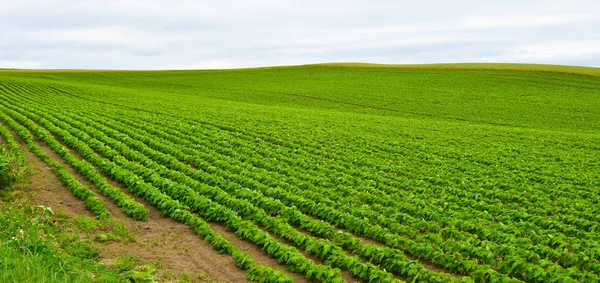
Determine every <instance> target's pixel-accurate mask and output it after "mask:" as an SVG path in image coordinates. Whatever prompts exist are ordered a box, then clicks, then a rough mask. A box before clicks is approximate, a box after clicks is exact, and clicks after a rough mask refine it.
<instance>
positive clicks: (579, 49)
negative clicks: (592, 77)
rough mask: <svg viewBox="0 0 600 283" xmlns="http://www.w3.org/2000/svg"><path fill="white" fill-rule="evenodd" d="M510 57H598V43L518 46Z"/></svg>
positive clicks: (538, 59) (599, 44) (527, 58)
mask: <svg viewBox="0 0 600 283" xmlns="http://www.w3.org/2000/svg"><path fill="white" fill-rule="evenodd" d="M510 53H511V56H513V57H514V58H517V59H521V60H535V61H540V60H551V59H553V58H564V59H569V58H581V57H583V58H588V57H593V56H598V57H600V41H598V42H591V43H586V42H579V43H549V44H532V45H525V46H519V47H516V48H514V49H512V50H511V52H510Z"/></svg>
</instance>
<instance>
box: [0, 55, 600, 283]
mask: <svg viewBox="0 0 600 283" xmlns="http://www.w3.org/2000/svg"><path fill="white" fill-rule="evenodd" d="M598 109H600V69H598V68H587V67H570V66H553V65H519V64H438V65H376V64H359V63H333V64H317V65H305V66H288V67H269V68H254V69H232V70H210V71H209V70H203V71H89V70H82V71H74V70H64V71H62V70H38V71H34V70H0V127H4V128H6V129H9V130H10V132H9V133H10V135H9V134H5V135H4V137H3V139H0V143H7V142H6V141H8V140H11V139H15V141H17V142H19V143H20V145H21V146H22V147H23V149H25V150H26V154H27V156H28V160H29V163H30V166H32V167H34V166H33V165H31V164H38V165H37V166H38V167H40V168H42V167H43V168H51V169H52V170H51V171H52V172H50V170H46V171H47V172H46V177H47V178H50V177H52V178H55V179H56V177H55V176H50V175H51V173H53V174H54V175H56V176H58V178H59V180H60V181H61V183H62V185H60V189H58V190H59V191H57V192H58V194H70V197H71V198H72V199H73V200H74V202H73V203H71V205H75V206H77V205H78V206H79V207H81V210H83V207H84V204H85V207H86V208H87V212H85V213H86V214H87V215H86V217H89V218H92V217H96V218H100V219H104V218H116V219H125V220H124V221H126V222H127V223H129V224H127V225H129V227H130V229H133V230H135V227H138V226H139V225H138V223H144V222H142V221H145V223H148V225H150V226H152V225H155V226H156V223H157V221H165V219H163V218H161V217H160V216H159V212H160V213H161V214H164V215H167V216H169V217H170V218H172V219H173V220H175V221H177V222H179V223H176V222H175V221H171V222H168V224H161V225H168V226H169V225H170V226H169V227H172V229H184V228H185V227H184V225H185V226H188V227H189V228H185V229H187V230H185V229H184V230H181V231H186V232H181V233H187V234H185V235H187V236H186V237H187V238H186V239H190V237H191V236H190V235H191V234H192V232H191V231H192V230H193V231H194V232H195V234H197V237H196V238H195V239H194V240H189V241H194V244H190V245H189V246H190V248H191V249H194V248H198V249H202V251H201V252H200V253H201V254H203V257H205V258H206V259H208V258H210V259H216V258H219V261H220V262H219V263H216V265H222V266H227V268H232V267H233V266H236V267H238V268H239V269H241V270H244V271H245V276H246V278H247V279H248V280H253V281H259V280H265V282H292V281H296V282H301V281H305V280H307V281H314V282H345V281H348V282H353V281H361V282H399V281H408V282H411V281H413V280H414V281H423V282H472V281H475V282H490V281H495V280H497V281H496V282H520V281H526V282H552V281H556V282H596V281H599V280H600V257H598V255H599V254H600V236H599V234H598V229H599V227H598V226H599V221H600V209H599V208H598V207H600V206H599V202H600V193H599V189H600V170H598V168H599V167H600V154H599V152H600V111H598ZM4 132H6V131H4ZM34 154H35V155H36V156H37V157H34ZM39 158H41V160H42V161H43V162H45V165H42V164H41V162H40V161H39ZM44 166H47V167H44ZM34 171H35V170H34ZM40 174H41V173H39V172H38V173H34V174H33V175H32V177H31V178H33V180H34V183H35V180H36V178H37V179H40V178H42V176H41V175H40ZM46 177H44V178H46ZM57 182H58V180H57ZM40 186H43V183H42V184H40ZM33 194H34V195H35V194H36V192H35V190H34V192H33ZM40 195H42V197H37V198H36V197H33V199H34V201H35V202H40V204H43V205H45V206H51V207H53V208H55V207H56V206H58V207H56V209H69V208H68V207H66V206H64V203H60V202H58V201H55V200H53V197H51V196H49V195H46V196H45V197H44V193H40ZM73 195H75V196H77V198H79V199H80V200H75V197H74V196H73ZM77 202H79V204H76V203H77ZM61 206H62V207H61ZM77 211H78V210H76V209H75V210H72V212H71V214H72V216H73V217H74V216H75V215H76V214H77V213H78V212H77ZM67 214H69V213H67ZM136 220H139V221H136ZM161 223H162V222H161ZM164 223H166V222H164ZM144 225H145V224H144ZM155 226H152V227H155ZM159 226H160V225H159ZM132 227H133V228H132ZM134 234H135V233H134ZM141 234H143V233H140V237H141ZM157 235H158V232H157ZM169 235H170V234H169ZM167 238H168V237H167ZM202 239H204V241H203V240H202ZM148 241H151V240H150V239H148ZM158 246H164V247H163V248H164V249H165V250H167V249H168V247H169V246H172V244H170V243H168V241H165V242H164V244H158ZM210 246H212V248H213V250H210V248H209V247H210ZM201 247H202V248H201ZM104 248H106V247H104ZM159 248H160V247H157V249H159ZM100 249H103V247H102V246H100ZM162 251H163V250H157V252H162ZM219 253H221V254H224V255H229V256H228V257H227V259H224V257H220V255H219ZM355 255H356V256H358V257H354V256H355ZM147 256H148V258H146V259H147V260H148V259H151V258H152V257H151V256H149V255H147ZM107 257H109V256H107ZM140 257H142V258H143V259H144V255H140ZM198 257H199V255H197V254H189V255H176V254H173V255H171V257H170V258H171V259H172V261H178V262H179V261H181V262H185V261H186V260H189V261H194V260H198ZM164 265H165V266H166V267H165V268H166V269H168V268H171V267H168V265H169V264H168V260H166V261H165V262H164ZM178 266H179V265H178ZM224 268H225V267H224ZM173 269H174V270H176V271H179V272H183V271H186V272H187V271H190V270H194V271H198V272H199V273H202V274H207V275H208V276H210V277H214V278H215V279H220V280H225V281H232V282H239V280H240V274H239V273H235V272H233V271H231V272H230V273H229V274H230V275H231V276H230V277H228V276H229V275H228V274H224V273H222V272H218V271H217V270H216V269H211V267H210V264H208V265H207V264H203V265H202V264H201V265H197V266H193V265H191V266H184V267H180V268H179V269H177V268H174V267H173ZM240 272H241V271H240ZM242 277H243V276H242Z"/></svg>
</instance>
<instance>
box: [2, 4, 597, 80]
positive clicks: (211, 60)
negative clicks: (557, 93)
mask: <svg viewBox="0 0 600 283" xmlns="http://www.w3.org/2000/svg"><path fill="white" fill-rule="evenodd" d="M0 36H1V37H0V68H79V69H80V68H92V69H204V68H230V67H251V66H267V65H290V64H305V63H317V62H348V61H352V62H374V63H434V62H529V63H552V64H568V65H587V66H600V1H597V0H568V1H554V0H544V1H535V0H532V1H530V0H518V1H517V0H503V1H481V0H477V1H471V0H469V1H461V0H457V1H445V0H439V1H417V0H414V1H411V0H404V1H403V0H346V1H342V0H299V1H286V0H257V1H243V0H239V1H237V0H220V1H191V0H172V1H159V0H146V1H139V0H138V1H133V0H123V1H117V0H114V1H109V0H104V1H88V0H45V1H41V0H40V1H27V0H19V1H15V0H0Z"/></svg>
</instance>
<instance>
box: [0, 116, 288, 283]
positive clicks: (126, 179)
mask: <svg viewBox="0 0 600 283" xmlns="http://www.w3.org/2000/svg"><path fill="white" fill-rule="evenodd" d="M10 114H12V115H13V117H14V118H15V119H17V120H19V121H20V122H22V123H24V124H26V125H27V127H28V128H30V129H31V130H32V131H33V132H34V133H42V135H44V136H48V135H49V133H44V132H45V130H44V129H43V128H41V127H39V126H37V125H35V124H34V123H32V122H31V121H28V120H27V119H25V117H23V116H20V114H18V113H16V112H12V113H10ZM0 118H3V120H4V119H5V118H6V119H8V121H9V123H10V121H12V119H11V118H8V117H7V116H4V115H3V114H2V113H1V112H0ZM12 122H13V123H14V121H12ZM15 127H17V129H19V128H18V127H21V126H19V125H15ZM19 131H23V132H24V131H26V130H25V129H24V128H22V127H21V128H20V129H19ZM40 138H41V136H40ZM87 153H90V151H88V152H87ZM85 156H86V158H88V159H90V160H94V161H95V162H94V163H95V164H96V165H98V166H99V167H100V168H102V170H103V171H104V172H105V173H106V174H108V175H109V176H110V177H111V178H114V179H115V180H117V181H118V182H122V183H124V184H126V186H127V188H128V189H130V190H131V191H132V192H133V193H135V194H136V195H137V196H139V197H142V198H143V199H145V200H147V201H148V202H149V203H151V204H153V205H155V206H156V207H157V208H158V209H159V210H160V211H161V212H162V213H163V214H165V215H168V216H170V217H171V218H173V219H175V220H177V221H179V222H181V223H183V224H186V225H188V226H189V227H190V228H192V229H193V230H194V231H195V232H196V233H197V234H198V235H200V236H202V237H203V238H204V239H205V240H207V241H209V242H210V243H211V245H212V246H213V247H214V249H215V250H217V251H219V252H220V253H225V254H229V255H231V256H232V257H233V258H234V260H235V262H236V266H237V267H239V268H241V269H243V270H246V273H247V278H248V279H250V280H252V281H259V282H277V283H284V282H293V281H294V280H293V278H292V277H290V276H289V275H286V274H284V273H282V272H281V271H279V270H276V269H273V268H271V267H267V266H263V265H260V264H257V263H256V262H255V261H254V260H253V259H252V257H251V256H250V255H249V254H248V253H245V252H242V251H240V250H239V249H238V248H237V247H235V246H234V245H233V244H231V243H230V242H229V241H228V240H227V239H225V238H224V237H223V236H221V235H220V234H218V233H216V232H214V230H213V229H212V228H211V227H210V225H208V224H207V223H206V222H204V221H203V220H201V219H200V218H199V217H197V216H196V215H194V214H192V213H190V212H189V211H188V210H189V208H188V207H187V206H185V205H182V204H181V203H180V202H178V201H176V200H173V199H172V198H171V197H169V196H167V195H165V194H163V193H161V192H160V191H159V190H158V189H156V188H154V187H152V186H151V185H149V184H147V183H145V182H144V181H143V180H142V179H141V178H140V177H139V176H136V175H135V174H133V173H131V172H129V171H127V170H125V169H123V168H121V167H119V166H117V165H115V164H114V163H109V162H106V161H105V160H103V159H101V158H98V157H97V156H94V154H86V155H85Z"/></svg>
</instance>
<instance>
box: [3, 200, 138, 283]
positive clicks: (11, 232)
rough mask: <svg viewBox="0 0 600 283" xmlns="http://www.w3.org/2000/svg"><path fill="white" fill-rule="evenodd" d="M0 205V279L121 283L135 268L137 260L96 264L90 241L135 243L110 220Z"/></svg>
mask: <svg viewBox="0 0 600 283" xmlns="http://www.w3.org/2000/svg"><path fill="white" fill-rule="evenodd" d="M0 207H1V209H2V213H1V214H0V281H2V282H126V281H127V280H130V279H133V277H132V276H131V274H132V272H136V271H135V270H134V269H135V268H139V267H138V266H139V264H136V265H133V266H132V265H127V266H123V265H120V266H119V267H118V268H114V267H106V266H104V265H101V264H99V263H98V262H97V260H98V255H99V249H98V247H97V246H96V245H94V242H105V241H135V238H134V237H133V236H132V235H131V234H130V233H129V232H128V231H127V229H126V228H125V227H124V226H123V225H122V224H120V223H117V222H116V221H114V220H109V221H98V220H91V219H86V218H83V217H75V218H68V217H67V216H66V215H65V214H63V213H56V214H54V213H53V211H52V209H50V208H47V207H44V206H34V205H31V204H20V203H16V204H13V205H5V204H4V205H0ZM142 266H143V265H142ZM130 281H131V280H130ZM131 282H147V281H135V280H133V281H131Z"/></svg>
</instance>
